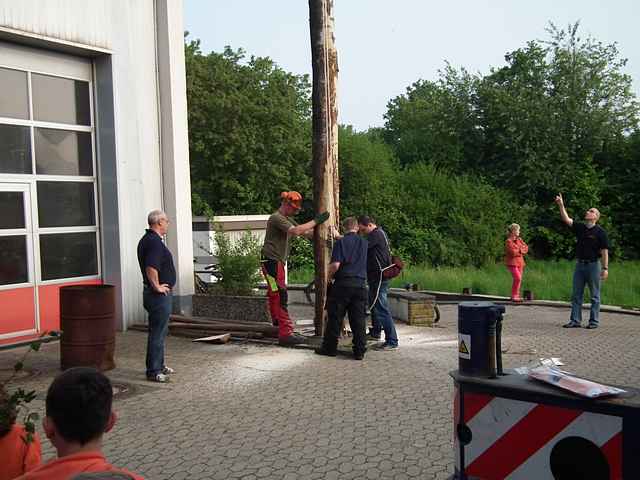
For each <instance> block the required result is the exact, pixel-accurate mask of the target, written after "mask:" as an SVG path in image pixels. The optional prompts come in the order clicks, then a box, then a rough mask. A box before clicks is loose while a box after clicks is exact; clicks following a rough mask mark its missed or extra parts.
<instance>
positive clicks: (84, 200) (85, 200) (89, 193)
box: [38, 182, 96, 228]
mask: <svg viewBox="0 0 640 480" xmlns="http://www.w3.org/2000/svg"><path fill="white" fill-rule="evenodd" d="M38 221H39V225H40V227H41V228H44V227H78V226H88V225H95V224H96V216H95V204H94V200H93V183H91V182H38Z"/></svg>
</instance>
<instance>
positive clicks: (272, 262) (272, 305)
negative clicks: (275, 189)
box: [261, 192, 329, 346]
mask: <svg viewBox="0 0 640 480" xmlns="http://www.w3.org/2000/svg"><path fill="white" fill-rule="evenodd" d="M301 208H302V195H300V194H299V193H298V192H282V193H281V194H280V208H278V210H276V211H275V212H274V213H273V214H272V215H271V216H270V217H269V220H268V221H267V231H266V234H265V237H264V245H263V246H262V261H261V262H262V274H263V275H264V278H265V280H266V281H267V298H268V302H269V311H270V312H271V320H272V321H273V324H274V325H277V326H278V343H279V344H280V345H282V346H291V345H295V344H299V343H304V342H305V338H304V337H303V336H301V335H296V334H294V333H293V322H292V321H291V318H290V317H289V312H288V310H287V303H288V295H287V285H286V283H285V276H284V266H285V264H286V263H287V257H288V256H289V237H297V236H299V235H303V236H308V235H310V234H311V233H312V231H313V228H314V227H315V226H316V225H320V224H322V223H324V222H326V221H327V219H328V218H329V213H328V212H323V213H320V214H318V215H316V217H315V218H314V219H313V220H310V221H308V222H306V223H303V224H301V225H298V224H297V223H296V222H295V221H294V220H293V219H292V218H291V217H293V216H295V215H296V214H297V213H298V212H299V211H300V209H301Z"/></svg>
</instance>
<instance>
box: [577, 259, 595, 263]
mask: <svg viewBox="0 0 640 480" xmlns="http://www.w3.org/2000/svg"><path fill="white" fill-rule="evenodd" d="M597 261H599V259H595V260H584V259H582V258H579V259H578V263H595V262H597Z"/></svg>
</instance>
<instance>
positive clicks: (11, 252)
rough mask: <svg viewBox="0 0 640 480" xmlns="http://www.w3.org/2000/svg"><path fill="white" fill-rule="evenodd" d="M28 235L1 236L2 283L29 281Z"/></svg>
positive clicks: (0, 272)
mask: <svg viewBox="0 0 640 480" xmlns="http://www.w3.org/2000/svg"><path fill="white" fill-rule="evenodd" d="M27 265H28V260H27V236H26V235H11V236H8V237H0V285H11V284H14V283H27V282H28V281H29V273H28V270H27V268H28V267H27Z"/></svg>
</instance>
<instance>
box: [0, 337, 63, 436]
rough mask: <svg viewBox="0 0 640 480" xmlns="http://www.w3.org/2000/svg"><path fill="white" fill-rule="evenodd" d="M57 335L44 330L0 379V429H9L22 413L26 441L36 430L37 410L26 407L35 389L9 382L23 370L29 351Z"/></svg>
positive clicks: (35, 350) (33, 350) (32, 397)
mask: <svg viewBox="0 0 640 480" xmlns="http://www.w3.org/2000/svg"><path fill="white" fill-rule="evenodd" d="M59 336H60V332H57V331H51V332H44V333H43V334H42V335H40V337H39V338H38V339H37V340H35V341H33V342H31V343H30V344H29V348H28V349H27V351H26V352H25V353H24V354H23V355H22V357H20V359H19V360H18V361H17V362H16V363H15V365H14V366H13V371H12V372H11V374H10V375H9V377H8V378H7V379H6V380H0V431H9V430H10V429H11V427H12V426H13V424H14V423H15V421H16V419H17V417H18V416H19V415H20V414H22V413H24V417H23V419H22V424H23V425H24V428H25V432H26V438H24V441H25V442H26V443H31V442H32V441H33V436H34V435H35V431H36V425H35V422H36V421H37V420H38V418H39V415H38V413H37V412H31V411H29V409H28V404H29V403H31V402H32V401H33V400H34V399H35V398H36V391H35V390H25V389H24V388H16V389H12V388H11V385H10V384H11V383H12V382H13V381H14V380H15V379H16V377H17V375H18V374H19V373H20V372H21V371H23V370H24V362H25V360H26V359H27V357H28V356H29V354H31V352H37V351H38V350H40V346H41V345H42V344H43V343H46V342H49V341H51V340H52V339H54V338H58V337H59Z"/></svg>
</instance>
